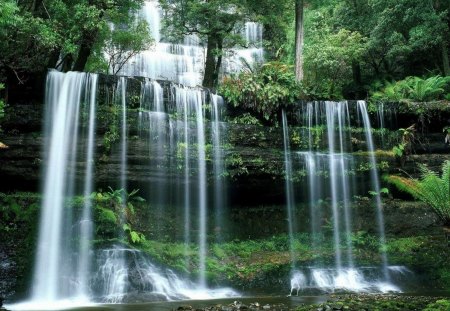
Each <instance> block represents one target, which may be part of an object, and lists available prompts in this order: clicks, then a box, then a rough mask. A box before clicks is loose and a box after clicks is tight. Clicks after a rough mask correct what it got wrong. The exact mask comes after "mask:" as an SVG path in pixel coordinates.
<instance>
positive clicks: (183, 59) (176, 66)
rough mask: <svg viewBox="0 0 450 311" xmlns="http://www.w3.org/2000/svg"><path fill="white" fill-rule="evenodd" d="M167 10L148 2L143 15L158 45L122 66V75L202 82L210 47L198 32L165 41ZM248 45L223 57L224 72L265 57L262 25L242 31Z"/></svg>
mask: <svg viewBox="0 0 450 311" xmlns="http://www.w3.org/2000/svg"><path fill="white" fill-rule="evenodd" d="M162 15H163V12H162V10H161V8H160V7H159V4H158V2H157V1H146V2H145V3H144V6H143V8H142V10H141V14H140V18H143V19H144V20H146V21H147V23H148V24H149V27H150V32H151V34H152V37H153V38H154V40H155V46H154V47H152V48H151V49H150V50H147V51H144V52H142V53H140V54H138V55H137V56H135V57H133V58H132V59H131V60H130V61H129V62H127V64H126V65H125V66H124V67H123V68H122V70H121V74H123V75H127V76H142V77H148V78H153V79H165V80H169V81H174V82H178V83H181V84H183V85H186V86H197V85H200V84H201V81H202V75H201V72H202V71H203V69H204V62H205V56H206V46H203V45H202V42H200V41H201V40H200V39H199V38H198V37H197V36H195V35H189V36H186V37H185V39H184V42H183V43H177V44H172V43H168V42H165V40H164V38H163V36H162V35H161V17H162ZM242 36H243V37H244V38H245V39H246V42H247V45H248V47H246V48H235V49H233V50H232V51H228V52H227V51H226V52H227V53H226V54H225V57H224V60H223V69H222V71H223V72H224V73H234V72H239V71H240V70H241V69H242V68H243V65H244V64H242V61H241V60H242V59H244V60H245V62H246V63H247V64H249V65H252V64H253V63H254V62H255V61H257V62H259V61H262V59H263V49H262V25H260V24H257V23H254V22H247V23H246V24H245V28H244V30H243V32H242Z"/></svg>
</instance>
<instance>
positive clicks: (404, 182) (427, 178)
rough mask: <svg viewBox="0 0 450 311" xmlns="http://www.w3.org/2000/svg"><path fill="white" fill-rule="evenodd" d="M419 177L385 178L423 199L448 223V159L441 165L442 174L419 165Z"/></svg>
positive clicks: (449, 177) (449, 170)
mask: <svg viewBox="0 0 450 311" xmlns="http://www.w3.org/2000/svg"><path fill="white" fill-rule="evenodd" d="M420 171H421V179H420V180H416V179H412V178H404V177H400V176H388V177H386V180H387V181H388V182H389V183H391V184H393V185H395V186H396V187H397V188H399V189H400V190H402V191H405V192H408V193H409V194H411V195H412V196H413V197H414V198H416V199H418V200H420V201H423V202H424V203H426V204H427V205H428V206H429V207H431V208H432V210H433V211H434V212H435V213H436V215H437V216H438V217H439V218H440V219H441V221H442V222H443V223H444V225H446V226H449V225H450V203H449V202H450V161H445V162H444V164H443V165H442V176H441V177H440V176H439V175H438V174H436V173H435V172H433V171H431V170H430V169H428V168H427V167H425V166H424V165H420Z"/></svg>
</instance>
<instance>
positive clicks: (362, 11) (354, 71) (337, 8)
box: [0, 0, 450, 99]
mask: <svg viewBox="0 0 450 311" xmlns="http://www.w3.org/2000/svg"><path fill="white" fill-rule="evenodd" d="M143 2H144V1H143V0H70V1H62V0H45V1H44V0H37V1H36V0H33V1H30V0H21V1H15V0H4V1H1V2H0V42H2V47H1V49H0V83H4V84H5V86H6V89H7V88H8V85H11V84H20V83H25V82H26V81H27V79H29V78H30V77H32V76H33V75H35V74H42V73H45V72H46V71H47V69H48V68H55V67H58V68H59V69H60V70H62V71H69V70H74V71H91V72H103V73H108V72H109V73H113V74H116V73H117V72H119V71H120V68H121V67H122V66H123V64H124V63H125V62H126V61H128V60H129V59H130V58H131V56H133V55H135V54H136V53H138V52H140V51H142V50H145V49H148V48H149V47H150V46H151V45H152V43H153V39H152V38H151V35H150V31H149V28H148V27H147V25H146V22H145V21H143V20H138V21H136V18H135V17H136V16H137V14H136V13H137V12H138V10H139V9H140V8H141V6H142V5H143ZM296 4H297V6H296ZM448 4H449V3H448V1H447V0H430V1H422V0H358V1H355V0H340V1H338V0H309V1H300V0H278V1H275V0H261V1H256V0H247V1H236V0H220V1H219V0H211V1H199V0H187V1H169V0H161V1H160V5H161V6H162V8H163V9H164V10H165V14H164V15H165V16H164V17H165V23H164V27H163V31H164V32H165V38H166V39H167V40H174V41H176V40H179V39H180V37H181V36H183V35H188V34H196V35H198V36H199V37H200V38H201V39H202V41H203V43H202V44H203V45H204V46H205V47H207V48H208V53H207V55H206V64H205V68H204V72H203V73H204V79H203V85H204V86H208V87H217V86H218V85H220V84H221V82H222V79H223V77H222V76H221V75H220V67H221V61H222V56H223V53H224V51H225V50H227V49H231V48H233V47H236V46H241V45H245V42H244V41H243V40H242V38H240V36H239V31H238V30H239V29H242V27H243V25H244V24H245V22H246V21H256V22H259V23H261V24H262V25H263V29H264V32H263V33H264V48H265V61H266V62H267V63H271V62H277V63H280V64H282V65H283V66H292V70H294V68H293V67H294V66H293V65H294V63H295V58H296V48H295V42H296V39H295V38H296V27H295V23H296V7H297V9H298V6H299V5H301V7H302V9H303V13H302V14H304V15H302V16H303V18H302V20H301V22H302V25H303V30H302V31H303V33H302V34H301V35H302V36H303V50H302V51H303V55H302V56H303V60H302V61H303V71H304V75H303V79H302V82H301V85H300V86H299V87H301V88H303V91H302V92H298V93H299V94H308V96H307V97H309V98H334V99H339V98H348V99H351V98H366V97H367V96H368V94H369V93H371V92H372V91H378V90H381V89H383V88H384V87H386V85H387V83H388V82H393V81H398V80H403V79H405V78H406V77H409V76H419V77H421V78H428V77H431V76H437V75H440V76H448V75H449V71H450V69H449V60H448V51H449V40H450V39H449V38H450V30H449V29H450V26H449V25H450V10H449V5H448ZM112 25H115V26H114V27H112ZM297 56H298V55H297ZM260 65H261V64H259V65H254V67H255V68H250V70H251V71H252V72H253V73H254V74H257V72H258V70H259V68H257V67H258V66H260ZM277 66H278V65H277ZM277 68H280V67H279V66H278V67H277ZM234 79H239V77H238V76H236V77H234ZM227 84H230V81H229V80H228V81H227Z"/></svg>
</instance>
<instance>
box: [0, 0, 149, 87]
mask: <svg viewBox="0 0 450 311" xmlns="http://www.w3.org/2000/svg"><path fill="white" fill-rule="evenodd" d="M142 3H143V1H142V0H114V1H103V0H95V1H89V3H88V2H86V1H82V0H75V1H62V0H49V1H45V2H44V1H30V0H25V1H13V0H6V1H2V2H1V4H0V42H2V49H1V50H0V80H3V75H4V74H5V72H6V71H7V70H8V71H9V72H13V73H15V76H16V78H17V79H18V80H19V81H20V80H21V79H22V78H24V77H26V74H27V73H33V72H42V71H45V70H46V68H47V66H52V67H54V66H56V65H57V60H58V55H59V56H61V58H60V60H61V61H60V63H61V64H63V67H64V69H66V70H70V69H71V68H72V65H73V63H74V60H77V58H79V56H80V55H81V54H82V53H80V52H81V46H84V47H86V48H88V49H89V54H91V56H92V58H93V59H97V60H99V59H103V57H102V55H101V53H102V50H103V48H104V47H105V46H109V45H110V44H112V43H111V42H110V41H109V40H107V39H108V37H110V35H109V34H110V33H111V28H110V27H109V23H114V24H116V25H122V26H123V25H129V26H127V29H128V30H129V31H128V38H126V39H124V38H123V37H122V38H121V39H122V40H120V42H121V44H116V45H115V46H116V48H117V47H119V46H120V48H123V47H124V46H125V47H126V50H127V51H129V50H132V49H134V48H135V47H136V43H137V42H139V41H140V40H141V42H142V37H141V36H140V35H139V34H142V33H143V32H142V30H144V28H143V27H140V28H139V27H138V28H136V27H134V25H133V23H132V20H133V19H134V18H135V14H133V13H135V12H136V11H137V9H139V8H140V6H141V5H142ZM116 28H117V27H116ZM146 31H147V32H148V30H146ZM112 33H114V31H112ZM124 40H125V41H126V42H127V44H125V45H124V44H123V42H124ZM146 40H147V39H146ZM131 41H133V42H131ZM114 43H117V40H116V41H115V42H114ZM138 46H139V44H138ZM91 52H92V53H91ZM89 54H87V55H89ZM83 68H84V65H83ZM93 68H95V66H91V69H93Z"/></svg>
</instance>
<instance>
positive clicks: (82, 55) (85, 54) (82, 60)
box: [73, 34, 94, 71]
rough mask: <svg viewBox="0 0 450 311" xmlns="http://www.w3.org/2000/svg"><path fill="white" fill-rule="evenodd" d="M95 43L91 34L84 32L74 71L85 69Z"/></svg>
mask: <svg viewBox="0 0 450 311" xmlns="http://www.w3.org/2000/svg"><path fill="white" fill-rule="evenodd" d="M93 45H94V40H92V39H91V38H90V36H89V35H86V34H83V39H82V41H81V46H80V50H79V51H78V57H77V60H76V61H75V64H74V65H73V71H84V67H86V63H87V61H88V58H89V55H91V51H92V46H93Z"/></svg>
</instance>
